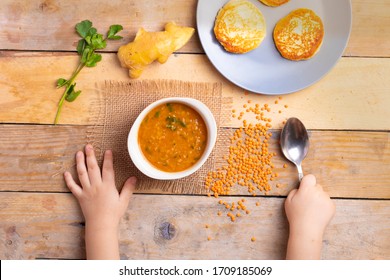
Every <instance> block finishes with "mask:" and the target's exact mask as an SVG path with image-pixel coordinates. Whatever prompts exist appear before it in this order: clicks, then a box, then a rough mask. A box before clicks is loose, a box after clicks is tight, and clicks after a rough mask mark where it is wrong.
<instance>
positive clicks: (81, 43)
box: [76, 39, 85, 55]
mask: <svg viewBox="0 0 390 280" xmlns="http://www.w3.org/2000/svg"><path fill="white" fill-rule="evenodd" d="M84 48H85V40H84V39H80V40H79V42H78V44H77V48H76V50H77V53H78V54H79V55H82V54H83V51H84Z"/></svg>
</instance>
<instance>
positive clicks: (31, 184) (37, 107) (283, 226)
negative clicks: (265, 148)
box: [0, 0, 390, 259]
mask: <svg viewBox="0 0 390 280" xmlns="http://www.w3.org/2000/svg"><path fill="white" fill-rule="evenodd" d="M196 5H197V1H195V0H183V1H174V0H162V1H156V2H153V4H152V3H151V1H124V0H113V1H70V0H66V1H65V0H31V1H15V0H3V1H1V4H0V96H1V99H0V122H1V124H0V228H1V230H0V240H1V242H0V258H1V259H34V258H44V259H51V258H54V259H79V258H84V257H85V253H84V237H83V235H84V234H83V228H84V224H83V217H82V214H81V212H80V209H79V207H78V205H77V202H76V201H75V199H74V198H73V196H72V195H71V194H70V193H69V191H68V190H67V188H66V186H65V183H64V181H63V177H62V172H63V170H64V168H63V167H64V166H65V167H67V166H73V165H74V154H75V152H76V151H77V150H79V149H82V148H83V147H84V145H85V144H86V143H87V139H86V137H85V135H86V131H87V130H88V129H89V128H90V126H91V125H92V123H91V122H90V111H91V110H90V98H91V97H93V96H94V95H96V94H97V89H96V85H97V83H99V82H102V81H104V80H116V81H129V78H128V76H127V71H126V70H124V69H123V68H121V67H120V66H119V63H118V61H117V58H116V50H117V48H118V47H119V45H121V44H124V43H127V42H129V41H131V40H132V38H133V37H134V35H135V33H136V31H137V30H138V28H139V27H141V26H142V27H144V28H145V29H147V30H150V31H157V30H162V29H163V26H164V24H165V23H166V22H167V21H170V20H174V21H176V22H177V23H178V24H180V25H185V26H193V27H195V26H196V22H195V14H196ZM352 7H353V27H352V33H351V37H350V40H349V43H348V47H347V48H346V50H345V52H344V56H343V57H342V59H341V60H340V61H339V62H338V64H337V65H336V67H335V68H334V69H333V70H332V71H331V72H330V73H329V74H327V75H326V76H325V77H324V78H323V79H322V80H321V81H319V82H318V83H316V84H315V85H313V86H310V87H309V88H307V89H305V90H302V91H300V92H297V93H294V94H290V95H286V96H284V97H283V100H284V102H285V103H286V104H288V105H289V108H288V110H286V114H284V115H283V116H282V115H280V116H279V115H278V114H275V121H277V122H281V121H282V120H283V118H286V117H289V116H295V117H298V118H300V119H301V120H302V121H303V122H304V123H305V125H306V127H307V128H308V129H309V130H310V137H311V149H310V152H309V155H308V157H307V159H306V160H305V162H304V169H305V172H306V173H314V174H316V175H317V177H318V181H319V182H320V183H321V184H322V185H323V186H324V188H325V189H326V190H327V191H328V192H329V194H330V195H331V197H332V198H334V201H335V203H336V205H337V213H336V216H335V217H334V219H333V220H332V222H331V224H330V225H329V228H328V229H327V231H326V235H325V240H324V248H323V258H324V259H390V28H389V26H390V2H389V1H387V0H375V1H363V0H352ZM84 19H90V20H91V21H92V22H93V23H94V25H95V26H96V27H97V29H98V30H99V31H100V32H104V31H105V30H107V28H108V26H110V25H111V24H114V23H119V24H122V25H123V26H124V31H122V33H121V35H123V36H124V37H125V39H123V40H121V41H120V42H113V43H110V44H109V45H108V47H107V49H106V50H105V51H104V52H103V53H102V55H103V60H102V62H100V64H99V65H98V66H97V67H96V68H93V69H85V70H83V72H82V73H81V74H80V76H79V77H78V82H77V85H78V87H79V88H80V89H83V93H82V95H81V96H80V97H79V99H78V100H76V101H75V102H74V103H72V104H70V103H67V104H66V107H65V109H64V110H63V113H62V117H61V123H60V125H57V126H53V125H52V122H53V119H54V115H55V111H56V106H57V102H58V100H59V98H60V95H61V94H62V91H61V90H56V89H55V81H56V80H57V79H58V78H59V77H68V76H69V75H70V73H71V71H72V70H73V69H74V68H75V66H76V65H77V63H78V59H79V58H78V55H77V53H76V52H75V47H76V44H77V40H78V37H77V34H76V33H75V32H74V26H75V24H76V23H78V22H79V21H81V20H84ZM141 79H149V80H150V79H176V80H182V81H195V82H196V81H198V82H221V83H222V84H223V89H222V91H223V95H224V96H226V97H231V98H232V100H233V103H234V104H235V105H234V106H235V107H236V108H237V109H241V108H242V105H243V104H244V103H245V102H247V100H248V99H251V100H252V101H253V102H257V103H261V104H264V103H267V102H272V101H273V100H274V97H269V96H264V95H259V94H251V93H249V95H245V92H244V90H243V89H241V88H239V87H237V86H235V85H233V84H232V83H230V82H229V81H227V80H226V79H224V78H223V77H222V76H221V75H220V74H219V73H218V72H217V71H216V70H215V68H214V67H213V66H212V65H211V63H210V62H209V60H208V58H207V57H206V55H205V54H204V51H203V49H202V47H201V45H200V42H199V39H198V36H197V35H195V36H193V38H192V39H191V41H190V42H189V43H188V44H187V45H186V46H185V47H184V48H182V49H181V50H180V52H178V53H177V54H175V55H173V56H171V57H170V58H169V60H168V62H167V63H166V64H164V65H160V64H158V63H154V64H153V65H151V66H150V67H149V68H148V69H147V70H146V71H145V73H144V74H143V76H142V78H141ZM222 126H223V127H238V126H240V122H239V121H238V120H237V119H230V120H228V121H226V123H223V124H222ZM275 131H276V133H278V131H279V129H278V128H277V129H276V130H275ZM280 160H283V159H280ZM286 163H287V161H286ZM72 168H73V169H74V167H72ZM287 170H288V171H286V172H287V173H286V174H287V175H288V176H287V175H286V174H284V175H283V174H281V176H282V177H283V176H284V180H286V182H288V183H289V184H287V185H288V187H286V188H282V189H280V190H278V191H277V192H274V193H273V194H272V195H268V196H267V195H262V196H259V197H250V196H248V195H245V194H244V193H242V194H238V197H239V198H240V197H245V198H246V199H247V200H248V204H250V203H252V205H254V203H255V202H260V206H259V207H252V213H251V214H250V215H248V216H247V217H245V219H242V220H240V221H239V222H237V223H235V224H233V223H232V222H230V221H229V220H228V219H226V218H222V217H218V216H217V215H216V212H217V210H218V209H219V208H218V203H216V200H214V199H212V198H208V197H207V196H204V195H191V194H186V193H182V194H172V193H171V194H169V193H168V194H167V193H159V192H157V191H156V192H155V193H148V194H145V193H137V194H135V195H134V197H133V200H132V201H131V203H130V206H129V209H128V212H127V214H126V216H125V218H124V220H123V222H122V224H121V232H120V249H121V255H122V258H129V259H283V258H284V256H285V250H286V242H287V235H288V229H287V221H286V218H285V215H284V211H283V203H284V200H285V197H286V195H287V194H288V192H289V191H290V190H291V189H292V188H293V187H295V186H296V177H295V176H296V175H295V170H294V169H293V167H292V165H291V164H289V167H288V168H287ZM229 199H230V200H232V201H233V200H236V199H237V196H231V197H226V200H229ZM205 223H208V224H209V226H210V227H209V228H208V229H205ZM164 233H165V234H164ZM166 233H168V234H166ZM208 236H212V240H210V241H207V237H208ZM252 236H255V237H256V239H257V240H256V242H251V241H250V238H251V237H252Z"/></svg>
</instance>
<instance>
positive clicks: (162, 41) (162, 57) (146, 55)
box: [118, 22, 195, 78]
mask: <svg viewBox="0 0 390 280" xmlns="http://www.w3.org/2000/svg"><path fill="white" fill-rule="evenodd" d="M194 31H195V29H194V28H191V27H181V26H178V25H176V24H175V23H174V22H168V23H167V24H166V25H165V31H160V32H148V31H145V30H144V29H143V28H140V29H139V31H138V32H137V35H136V36H135V39H134V41H133V42H130V43H129V44H127V45H124V46H121V47H120V48H119V50H118V58H119V61H120V62H121V66H122V67H125V68H128V69H129V76H130V78H138V77H139V76H141V74H142V72H143V70H144V69H145V68H146V66H147V65H149V64H151V63H152V62H153V61H155V60H157V61H158V62H160V63H165V62H166V61H167V60H168V57H169V56H170V55H171V54H172V53H173V52H174V51H177V50H178V49H180V48H181V47H183V46H184V45H185V44H186V43H187V42H188V40H189V39H190V38H191V36H192V35H193V34H194Z"/></svg>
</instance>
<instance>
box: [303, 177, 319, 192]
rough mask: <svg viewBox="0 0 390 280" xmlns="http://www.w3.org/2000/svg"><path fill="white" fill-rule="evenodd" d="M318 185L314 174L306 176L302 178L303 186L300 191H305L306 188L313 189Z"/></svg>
mask: <svg viewBox="0 0 390 280" xmlns="http://www.w3.org/2000/svg"><path fill="white" fill-rule="evenodd" d="M316 184H317V180H316V177H315V176H314V175H312V174H309V175H305V176H303V178H302V181H301V184H300V185H299V189H300V190H305V189H306V188H312V187H314V186H315V185H316Z"/></svg>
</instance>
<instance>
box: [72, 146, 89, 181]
mask: <svg viewBox="0 0 390 280" xmlns="http://www.w3.org/2000/svg"><path fill="white" fill-rule="evenodd" d="M76 163H77V167H76V168H77V174H78V176H79V180H80V183H81V186H83V188H88V187H90V186H91V182H90V181H89V176H88V171H87V167H86V166H85V158H84V153H83V152H81V151H78V152H77V154H76Z"/></svg>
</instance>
